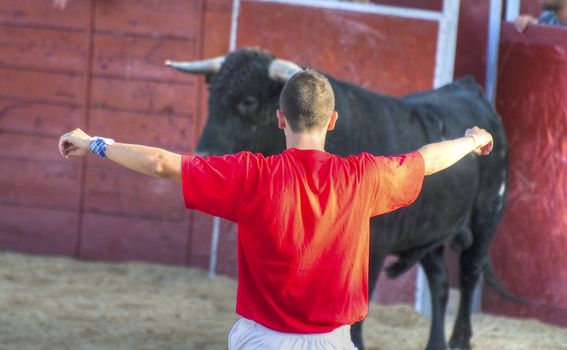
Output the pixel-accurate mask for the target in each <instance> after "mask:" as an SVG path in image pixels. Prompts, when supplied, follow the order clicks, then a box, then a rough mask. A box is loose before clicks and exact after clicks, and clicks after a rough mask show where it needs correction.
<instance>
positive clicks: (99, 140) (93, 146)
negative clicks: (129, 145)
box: [89, 136, 114, 158]
mask: <svg viewBox="0 0 567 350" xmlns="http://www.w3.org/2000/svg"><path fill="white" fill-rule="evenodd" d="M113 143H114V140H113V139H107V138H104V137H99V136H95V137H93V138H92V139H91V143H90V145H89V148H90V150H91V152H92V153H93V154H96V155H97V156H99V157H100V158H106V146H108V145H112V144H113Z"/></svg>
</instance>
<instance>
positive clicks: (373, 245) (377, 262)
mask: <svg viewBox="0 0 567 350" xmlns="http://www.w3.org/2000/svg"><path fill="white" fill-rule="evenodd" d="M371 228H373V227H371ZM377 239H378V238H377V236H376V235H375V234H372V232H371V236H370V266H369V269H368V293H369V299H370V297H372V293H374V288H376V282H377V281H378V276H379V275H380V271H382V266H383V265H384V260H385V259H386V255H387V254H386V244H385V242H377ZM363 322H364V321H360V322H357V323H355V324H353V325H352V327H350V338H351V340H352V342H353V343H354V346H356V348H357V349H359V350H364V342H363V341H362V323H363Z"/></svg>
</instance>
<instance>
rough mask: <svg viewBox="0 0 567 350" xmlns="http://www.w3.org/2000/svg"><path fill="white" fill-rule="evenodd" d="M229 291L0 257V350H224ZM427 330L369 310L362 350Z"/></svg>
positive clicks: (482, 318)
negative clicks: (365, 345) (364, 344)
mask: <svg viewBox="0 0 567 350" xmlns="http://www.w3.org/2000/svg"><path fill="white" fill-rule="evenodd" d="M235 286H236V285H235V282H234V281H232V280H230V279H227V278H222V277H219V278H215V279H212V280H211V279H209V278H208V277H207V275H206V273H205V272H203V271H200V270H196V269H188V268H176V267H164V266H156V265H148V264H140V263H128V264H109V263H98V262H83V261H76V260H71V259H67V258H53V257H49V258H45V257H36V256H26V255H19V254H13V253H0V349H1V350H28V349H29V350H38V349H49V350H65V349H72V350H99V349H100V350H102V349H105V350H107V349H111V350H122V349H128V350H131V349H136V350H144V349H152V350H156V349H160V350H169V349H179V350H189V349H226V338H227V334H228V331H229V329H230V327H231V325H232V324H233V322H234V321H235V320H236V318H237V317H236V316H235V314H234V296H235ZM450 321H451V320H450ZM473 323H474V328H475V336H474V338H473V345H474V349H478V350H560V349H563V350H567V329H565V328H558V327H552V326H548V325H544V324H542V323H540V322H537V321H533V320H513V319H508V318H502V317H494V316H489V315H482V314H481V315H476V316H474V319H473ZM448 324H449V322H448ZM428 327H429V322H428V321H427V320H426V319H424V318H422V317H420V316H418V315H417V314H416V313H415V312H414V311H413V310H412V309H411V308H410V307H408V306H389V307H384V306H379V305H372V307H371V311H370V315H369V317H368V319H367V322H366V325H365V338H366V344H367V346H368V348H369V349H372V350H417V349H423V347H424V345H425V342H426V339H427V334H428Z"/></svg>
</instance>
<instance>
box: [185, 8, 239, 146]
mask: <svg viewBox="0 0 567 350" xmlns="http://www.w3.org/2000/svg"><path fill="white" fill-rule="evenodd" d="M223 4H224V5H223ZM231 5H232V4H230V6H227V4H226V1H219V0H214V1H211V0H208V1H207V10H206V12H205V20H204V21H205V22H204V30H203V40H202V55H203V58H211V57H216V56H221V55H226V54H227V53H228V51H229V41H230V25H231V18H232V6H231ZM198 81H199V85H198V86H199V94H200V96H201V100H200V113H198V115H197V116H196V118H195V130H194V131H195V132H194V134H193V135H194V137H195V139H198V138H199V137H200V135H201V133H202V130H203V127H204V126H205V123H206V121H207V115H208V97H209V93H208V88H207V86H206V84H205V79H204V78H203V77H200V78H199V80H198Z"/></svg>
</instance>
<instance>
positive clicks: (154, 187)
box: [85, 166, 188, 223]
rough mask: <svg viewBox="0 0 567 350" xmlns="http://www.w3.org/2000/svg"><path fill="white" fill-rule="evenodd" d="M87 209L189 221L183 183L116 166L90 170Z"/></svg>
mask: <svg viewBox="0 0 567 350" xmlns="http://www.w3.org/2000/svg"><path fill="white" fill-rule="evenodd" d="M85 210H86V211H87V212H89V213H98V214H107V215H118V216H127V217H138V218H144V219H151V220H158V221H162V222H176V223H181V222H186V221H187V216H188V213H187V209H185V205H184V202H183V195H182V190H181V184H180V183H178V182H175V181H171V180H164V179H157V178H153V177H148V176H144V175H140V174H136V173H134V172H132V171H129V170H126V169H122V168H118V167H116V166H114V167H112V169H108V168H100V167H92V166H89V167H88V169H87V173H86V180H85Z"/></svg>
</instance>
